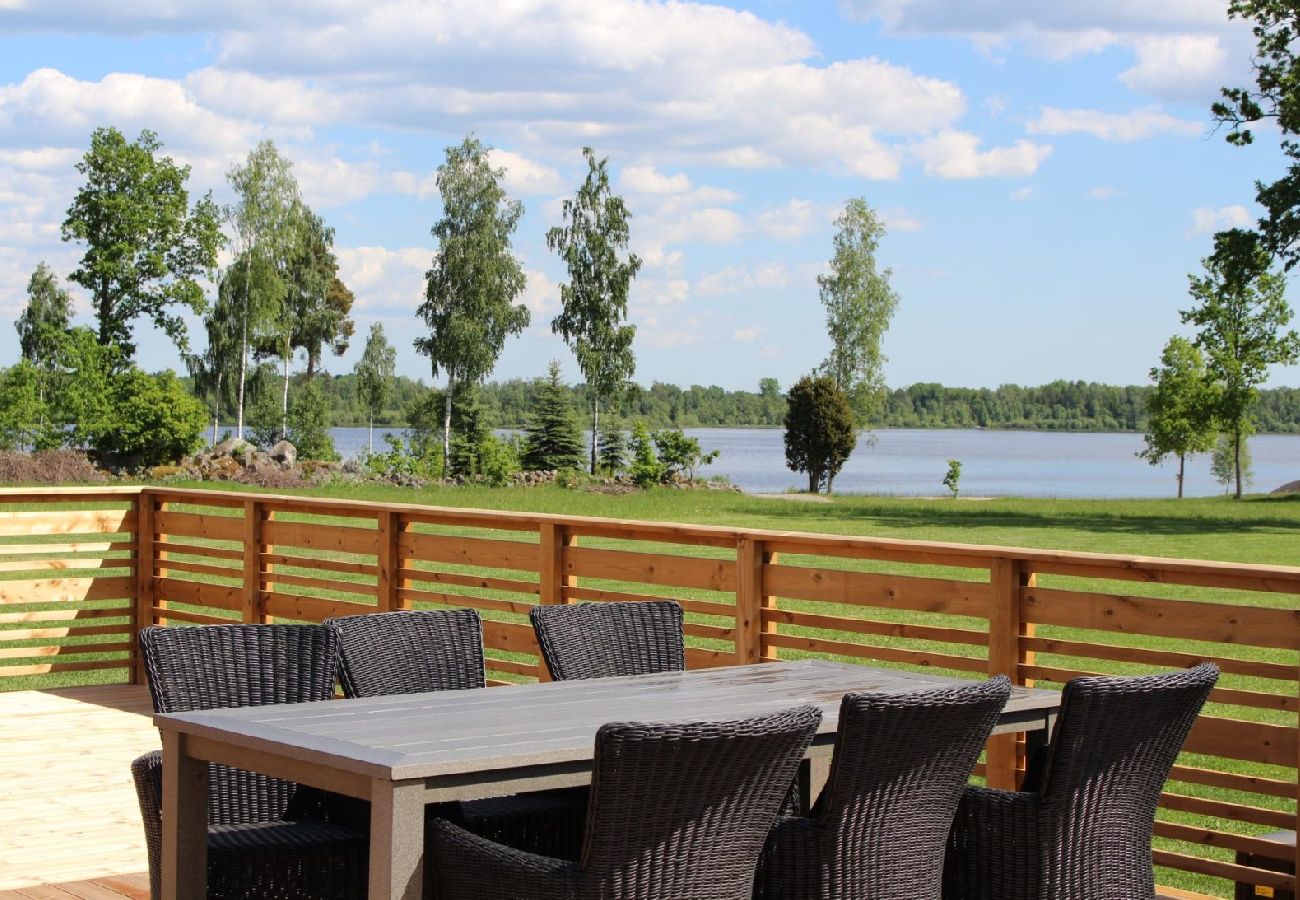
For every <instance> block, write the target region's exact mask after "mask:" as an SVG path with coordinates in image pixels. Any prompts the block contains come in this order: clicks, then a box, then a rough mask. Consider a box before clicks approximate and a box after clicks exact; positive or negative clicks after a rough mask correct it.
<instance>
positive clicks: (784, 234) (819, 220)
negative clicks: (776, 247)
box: [754, 199, 835, 241]
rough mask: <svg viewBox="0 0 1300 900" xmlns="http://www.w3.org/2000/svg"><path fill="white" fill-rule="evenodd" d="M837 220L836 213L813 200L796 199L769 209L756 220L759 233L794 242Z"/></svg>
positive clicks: (776, 239) (778, 239) (773, 238)
mask: <svg viewBox="0 0 1300 900" xmlns="http://www.w3.org/2000/svg"><path fill="white" fill-rule="evenodd" d="M834 218H835V212H834V211H831V210H828V209H827V208H825V207H823V206H820V205H819V204H816V203H813V202H812V201H811V200H799V199H794V200H791V201H790V202H788V203H786V204H785V205H783V206H778V207H776V208H775V209H767V210H764V211H763V212H761V213H759V214H758V217H757V218H756V219H755V220H754V225H755V227H757V228H758V230H759V232H761V233H762V234H764V235H766V236H767V237H769V238H771V239H772V240H775V241H792V240H796V239H797V238H801V237H803V236H804V235H806V234H810V233H811V232H813V231H814V230H816V229H817V228H819V227H821V226H823V225H825V224H826V223H828V222H830V221H831V220H832V219H834Z"/></svg>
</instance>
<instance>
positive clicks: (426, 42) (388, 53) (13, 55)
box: [0, 0, 1300, 390]
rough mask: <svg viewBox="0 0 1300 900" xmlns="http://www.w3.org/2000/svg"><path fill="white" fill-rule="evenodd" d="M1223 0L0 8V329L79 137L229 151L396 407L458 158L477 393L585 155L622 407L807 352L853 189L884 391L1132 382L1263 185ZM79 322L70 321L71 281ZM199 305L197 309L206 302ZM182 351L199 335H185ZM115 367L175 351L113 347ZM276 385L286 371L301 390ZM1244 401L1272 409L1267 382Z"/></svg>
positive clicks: (786, 371) (560, 347)
mask: <svg viewBox="0 0 1300 900" xmlns="http://www.w3.org/2000/svg"><path fill="white" fill-rule="evenodd" d="M1226 6H1227V4H1226V0H1054V2H1051V3H1042V2H1040V0H840V2H830V0H821V2H819V0H807V2H794V0H750V2H735V3H731V4H725V5H724V4H704V3H693V2H652V0H500V2H495V0H280V2H277V3H274V4H264V3H261V2H254V0H227V2H224V3H215V2H211V0H133V2H132V3H129V4H105V3H101V2H98V0H82V2H77V0H0V319H4V320H6V321H12V319H14V318H15V317H16V316H17V315H18V313H19V312H20V311H21V309H22V306H23V303H24V299H25V291H26V284H27V279H28V277H29V276H30V274H31V272H32V270H33V269H34V268H35V267H36V264H37V263H38V262H39V261H41V260H45V261H48V263H49V264H50V265H51V266H52V267H53V268H54V269H55V271H56V272H57V273H59V274H60V276H63V277H66V276H67V274H68V273H70V272H71V271H72V270H73V269H74V268H75V267H76V264H77V260H78V259H79V257H80V254H81V252H82V248H80V247H78V246H77V245H76V244H69V243H64V242H62V241H61V240H60V236H59V235H60V225H61V223H62V221H63V219H64V217H65V215H66V211H67V208H68V205H69V203H70V202H71V199H72V197H73V195H74V194H75V192H76V189H77V187H78V184H79V177H78V175H77V173H76V171H75V168H74V167H75V165H76V163H77V161H78V160H79V159H80V157H81V155H82V154H83V153H84V152H85V150H86V148H87V147H88V145H89V137H90V134H91V132H92V131H93V130H94V129H95V128H96V127H99V126H108V125H112V126H115V127H117V128H118V129H120V130H121V131H122V132H123V133H125V134H126V135H127V136H128V138H134V137H135V136H136V135H138V133H139V132H140V130H141V129H144V128H148V129H150V130H153V131H155V132H157V134H158V135H159V138H160V139H161V141H162V142H163V144H164V150H163V152H164V153H166V154H168V155H170V156H172V157H173V158H175V159H176V160H177V161H178V162H183V163H185V164H187V165H189V166H191V168H192V172H191V176H190V187H191V190H192V192H193V194H194V195H195V196H197V195H200V194H202V193H203V192H206V191H208V190H211V191H212V192H213V194H214V196H215V198H216V199H217V200H218V202H221V203H228V202H230V200H231V199H232V196H231V193H230V190H229V188H228V186H227V184H226V180H225V173H226V172H227V171H228V170H229V168H230V167H231V166H232V165H235V164H237V163H239V162H240V161H241V160H242V159H243V158H244V157H245V155H246V154H247V152H248V151H249V149H250V148H251V147H252V146H253V145H254V144H255V143H256V142H258V141H260V140H263V139H271V140H274V141H275V142H276V144H277V146H278V147H279V148H280V150H281V151H282V153H283V154H284V155H285V156H287V157H288V158H289V159H290V160H292V161H293V164H294V168H293V171H294V173H295V174H296V176H297V178H298V181H299V183H300V185H301V187H302V191H303V194H304V196H305V198H306V200H307V201H308V202H309V203H310V204H311V206H312V207H313V208H314V209H315V210H316V211H317V212H318V213H320V214H322V215H323V216H324V218H325V220H326V221H327V223H328V224H330V225H331V226H333V227H334V228H335V229H336V241H337V244H336V253H337V255H338V258H339V263H340V275H341V277H342V278H343V280H344V282H345V283H346V284H347V285H348V286H349V287H350V288H351V289H352V290H353V291H354V292H355V294H356V298H357V299H356V306H355V308H354V313H355V318H356V321H357V334H358V338H357V339H356V340H354V342H353V346H352V348H351V349H350V350H349V351H348V352H347V353H346V354H345V355H344V356H343V357H341V358H334V357H330V358H327V360H326V368H327V369H328V370H329V371H333V372H346V371H350V370H351V368H352V366H353V365H354V364H355V362H356V360H357V359H358V358H359V356H360V352H361V349H362V344H363V343H364V335H365V334H366V332H367V331H368V330H369V326H370V324H371V323H372V322H375V321H379V322H382V323H383V325H384V328H385V331H386V332H387V334H388V336H389V338H390V340H392V342H393V343H394V344H395V345H396V346H397V348H398V371H399V372H400V373H401V374H405V375H408V376H411V377H417V378H424V379H425V380H426V381H430V368H429V364H428V360H427V359H425V358H423V357H421V356H419V355H417V354H416V353H415V351H414V349H413V347H412V341H413V339H414V338H415V337H416V336H418V335H419V334H420V332H421V329H422V328H423V327H424V326H423V324H422V323H421V322H420V320H419V319H418V318H417V317H416V314H415V309H416V307H417V306H418V305H419V303H420V302H421V301H422V299H423V276H424V272H425V271H426V270H427V269H428V268H429V265H430V262H431V259H432V256H433V253H434V250H435V241H434V240H433V239H432V238H431V237H430V228H431V227H432V225H433V223H434V221H435V220H436V219H437V218H438V216H439V214H440V205H439V199H438V195H437V190H436V186H435V184H434V172H435V170H436V168H437V166H438V165H439V164H440V163H441V162H442V161H443V158H444V151H445V148H446V147H447V146H448V145H450V144H455V143H459V142H460V140H461V139H463V137H464V136H465V135H466V134H468V133H470V132H473V133H475V134H476V135H477V136H478V137H479V138H480V139H482V140H483V141H484V142H485V143H487V144H488V145H490V146H491V147H493V148H494V149H493V162H494V163H495V164H496V165H498V166H500V167H501V168H503V169H504V170H505V184H506V187H507V189H508V190H509V192H510V193H511V194H512V195H513V196H515V197H517V198H518V199H520V200H521V201H522V202H523V204H524V206H525V215H524V218H523V221H522V223H521V225H520V228H519V231H518V233H517V235H516V240H515V250H516V253H517V254H518V256H519V257H520V258H521V260H522V262H523V265H524V268H525V270H526V271H527V274H528V287H527V290H526V292H525V293H524V295H523V298H522V299H523V300H524V302H526V303H527V305H528V307H529V309H530V310H531V312H532V324H531V325H530V327H529V328H528V329H527V331H526V332H525V333H524V334H523V335H521V336H520V337H518V338H516V339H513V340H511V341H510V342H508V343H507V345H506V347H505V350H504V352H503V353H502V356H501V359H500V361H499V363H498V365H497V368H496V370H495V372H494V374H493V376H492V377H493V378H496V379H502V378H510V377H524V378H533V377H538V376H541V375H542V374H544V372H545V369H546V364H547V362H548V361H549V360H551V359H558V360H560V361H561V363H562V365H563V368H564V371H565V374H566V376H567V377H568V378H569V379H570V380H574V381H576V380H580V373H579V372H578V369H577V365H576V363H575V362H574V360H573V357H572V355H571V354H570V353H569V351H568V349H567V348H566V347H565V346H564V344H563V342H562V341H561V340H560V339H559V338H558V337H557V336H555V335H553V334H552V333H551V328H550V323H551V320H552V318H553V317H554V316H555V314H556V312H557V311H558V307H559V288H558V284H559V282H560V281H561V280H563V279H564V278H565V272H564V268H563V265H562V264H561V263H560V262H559V261H558V260H557V259H556V258H555V256H554V255H553V254H551V253H550V252H548V250H547V248H546V244H545V237H544V236H545V232H546V230H547V229H548V228H550V227H551V226H553V225H556V224H558V223H559V222H560V210H561V204H562V202H563V200H564V198H565V197H567V196H571V195H572V194H573V192H574V191H575V190H576V188H577V186H578V185H579V184H580V182H581V180H582V178H583V177H584V176H585V173H586V169H585V164H584V161H583V159H582V154H581V150H582V147H583V146H591V147H593V148H594V149H595V150H596V152H597V153H598V154H599V155H600V156H604V157H608V159H609V166H610V169H611V171H612V173H613V175H614V187H615V190H616V191H618V192H619V193H620V194H621V195H622V196H624V198H625V199H626V201H627V203H628V206H629V208H630V209H631V211H632V213H633V220H632V223H631V228H632V244H633V249H634V250H635V252H636V253H637V254H639V255H640V256H641V257H642V259H643V260H644V266H643V268H642V270H641V274H640V277H639V278H638V279H637V281H636V282H635V284H634V286H633V289H632V295H631V304H630V306H631V320H632V321H633V322H634V323H635V324H636V326H637V337H636V344H635V350H636V353H637V371H636V375H635V378H636V380H637V381H639V382H641V383H643V384H649V383H650V382H651V381H666V382H672V383H676V384H682V385H687V384H705V385H707V384H718V385H721V386H723V387H726V388H729V389H749V390H754V389H756V386H757V384H758V381H759V379H760V378H763V377H769V376H770V377H776V378H777V379H778V380H779V381H780V383H781V384H782V386H787V385H789V384H790V383H792V382H793V381H794V380H796V379H797V378H799V377H800V376H802V375H803V374H806V373H807V372H809V371H810V370H811V369H813V368H814V367H815V366H816V365H818V363H819V362H821V360H822V359H823V358H824V357H825V355H826V352H827V349H828V341H827V338H826V334H825V321H824V312H823V308H822V307H821V305H820V303H819V299H818V291H817V282H816V278H817V275H818V273H820V272H823V271H825V268H826V264H827V261H828V260H829V258H830V255H831V240H832V237H833V234H834V224H833V222H834V219H835V217H836V215H837V214H838V212H839V211H840V210H841V209H842V207H843V204H844V202H845V200H846V199H847V198H850V197H857V196H860V197H864V198H866V200H867V202H868V203H869V204H870V205H871V206H872V208H873V209H875V210H877V211H878V212H879V213H880V214H881V215H882V217H883V219H884V221H885V223H886V225H887V227H888V235H887V236H886V237H885V239H884V241H883V242H882V244H881V247H880V250H879V254H878V261H879V264H880V265H881V266H882V267H885V268H888V269H890V270H891V272H892V275H891V279H892V284H893V286H894V288H895V289H896V290H897V292H898V294H899V296H900V302H899V306H898V312H897V314H896V316H895V318H894V320H893V323H892V325H891V326H890V329H889V331H888V333H887V334H886V336H885V340H884V352H885V355H886V356H887V357H888V362H887V363H886V366H885V379H886V382H887V383H888V384H890V385H891V386H895V387H899V386H904V385H908V384H912V383H915V382H920V381H936V382H941V383H944V384H949V385H961V386H972V387H978V386H989V387H992V386H996V385H998V384H1003V383H1019V384H1042V383H1046V382H1048V381H1052V380H1054V379H1058V378H1064V379H1069V380H1076V379H1082V380H1087V381H1102V382H1109V383H1119V384H1140V383H1145V382H1146V381H1147V373H1148V370H1149V369H1150V368H1151V367H1152V366H1153V365H1154V364H1156V362H1157V361H1158V358H1159V354H1160V349H1161V347H1162V346H1163V344H1164V342H1165V341H1166V340H1167V339H1168V338H1169V336H1171V335H1173V334H1177V333H1182V334H1186V333H1187V331H1186V330H1185V329H1184V328H1183V327H1182V326H1181V325H1180V324H1179V315H1178V313H1179V310H1180V309H1184V308H1186V307H1187V306H1188V305H1189V302H1190V301H1189V298H1188V295H1187V277H1188V275H1189V274H1191V273H1195V272H1197V271H1199V269H1200V260H1201V259H1202V258H1203V257H1205V256H1206V255H1207V254H1208V253H1209V252H1210V250H1211V244H1212V235H1213V233H1214V232H1215V231H1216V230H1219V229H1222V228H1225V227H1232V226H1238V225H1249V224H1250V223H1251V222H1253V221H1254V220H1255V219H1256V218H1257V217H1258V214H1259V210H1258V208H1257V207H1256V206H1255V205H1254V203H1253V197H1254V183H1255V182H1256V181H1257V180H1260V179H1263V180H1266V181H1267V180H1272V179H1274V178H1276V177H1278V176H1279V175H1280V174H1281V172H1282V169H1283V158H1282V156H1281V154H1280V152H1279V151H1278V149H1277V140H1276V135H1275V134H1269V133H1267V132H1264V133H1262V134H1261V135H1260V137H1259V140H1258V141H1257V143H1256V145H1255V146H1254V147H1251V148H1247V149H1240V148H1234V147H1231V146H1229V145H1227V144H1226V142H1225V141H1224V140H1223V136H1222V133H1220V132H1216V130H1215V128H1214V124H1213V122H1212V120H1211V117H1210V114H1209V106H1210V104H1211V103H1212V102H1213V101H1214V100H1215V99H1216V98H1217V97H1218V91H1219V88H1220V87H1221V86H1224V85H1246V84H1249V83H1250V55H1251V50H1252V40H1251V36H1250V33H1249V29H1248V28H1247V27H1246V26H1244V25H1243V24H1242V23H1240V22H1236V23H1233V22H1230V21H1229V20H1228V18H1227V15H1226ZM69 286H70V287H72V288H73V289H74V292H75V293H76V294H77V297H78V305H77V309H78V311H79V319H80V320H81V321H83V322H86V323H87V324H89V322H90V312H89V306H88V304H87V303H86V300H85V296H84V293H83V292H80V289H77V288H75V286H72V285H69ZM213 291H214V288H213V286H211V285H209V293H210V294H211V293H212V292H213ZM191 330H192V337H193V338H194V340H195V342H196V343H197V342H200V341H201V340H202V335H201V330H199V329H197V328H192V329H191ZM137 333H138V335H139V341H140V348H141V349H140V353H139V358H140V360H141V362H142V364H143V365H145V367H146V368H150V369H157V368H163V367H168V366H171V367H176V368H178V369H181V370H183V366H182V365H181V362H180V357H179V356H178V354H177V353H176V351H175V350H174V348H172V347H171V346H170V344H169V343H168V341H167V340H166V339H165V338H164V337H162V336H161V335H160V334H158V333H156V332H154V331H153V330H152V329H151V328H150V327H149V326H147V325H145V324H144V323H141V324H140V325H139V326H138V329H137ZM17 354H18V348H17V339H16V336H15V333H14V331H13V329H12V328H9V327H4V326H0V364H9V363H10V362H12V361H13V360H15V359H16V358H17ZM302 364H303V361H302V360H301V359H300V360H299V361H298V365H299V367H301V366H302ZM1270 384H1272V385H1291V386H1298V385H1300V367H1294V368H1290V369H1279V370H1275V372H1274V375H1273V378H1272V380H1271V382H1270Z"/></svg>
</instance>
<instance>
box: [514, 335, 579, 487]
mask: <svg viewBox="0 0 1300 900" xmlns="http://www.w3.org/2000/svg"><path fill="white" fill-rule="evenodd" d="M524 431H525V436H524V458H523V465H524V468H525V469H532V470H538V469H544V470H548V471H549V470H552V469H576V468H578V467H579V466H581V465H582V451H583V446H582V434H581V433H580V432H579V431H578V423H577V419H576V417H575V415H574V410H573V401H572V400H571V398H570V397H569V391H568V389H567V388H566V387H565V385H564V382H563V381H561V380H560V364H559V362H557V361H555V360H552V361H551V364H550V366H549V367H548V368H547V370H546V378H545V379H539V384H538V387H537V395H536V399H535V400H534V401H533V414H532V416H531V417H530V418H529V420H528V424H527V427H526V428H525V429H524Z"/></svg>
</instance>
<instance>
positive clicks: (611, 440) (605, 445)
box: [597, 418, 627, 475]
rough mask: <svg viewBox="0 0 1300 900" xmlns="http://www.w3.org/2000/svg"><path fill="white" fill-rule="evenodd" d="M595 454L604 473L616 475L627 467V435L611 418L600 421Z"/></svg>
mask: <svg viewBox="0 0 1300 900" xmlns="http://www.w3.org/2000/svg"><path fill="white" fill-rule="evenodd" d="M597 455H598V459H597V462H598V463H599V465H600V468H601V471H603V472H605V473H606V474H609V475H617V474H618V473H619V472H621V471H623V470H624V469H625V468H627V435H625V434H624V433H623V426H622V425H620V424H619V423H618V422H616V421H615V420H614V419H612V418H610V419H606V420H605V421H604V422H603V423H601V426H600V440H599V442H598V449H597Z"/></svg>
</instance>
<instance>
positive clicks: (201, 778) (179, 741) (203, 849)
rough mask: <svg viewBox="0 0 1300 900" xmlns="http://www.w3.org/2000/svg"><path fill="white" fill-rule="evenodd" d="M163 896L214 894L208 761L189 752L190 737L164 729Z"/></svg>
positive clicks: (173, 899) (186, 899) (185, 899)
mask: <svg viewBox="0 0 1300 900" xmlns="http://www.w3.org/2000/svg"><path fill="white" fill-rule="evenodd" d="M162 743H163V770H162V772H163V802H162V861H161V862H162V896H163V900H204V898H205V897H207V895H208V764H207V763H206V762H203V761H202V760H198V759H194V758H193V757H191V756H189V755H188V754H187V753H186V752H185V736H184V735H182V734H180V733H178V732H175V731H166V730H164V731H163V733H162Z"/></svg>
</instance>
